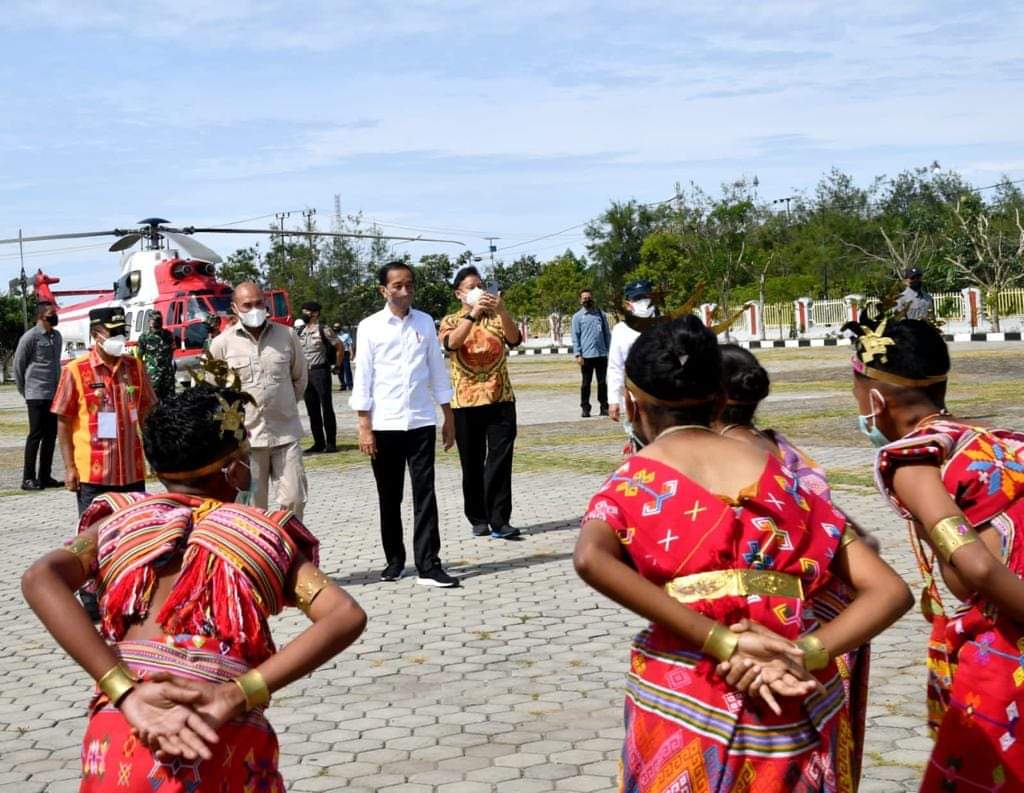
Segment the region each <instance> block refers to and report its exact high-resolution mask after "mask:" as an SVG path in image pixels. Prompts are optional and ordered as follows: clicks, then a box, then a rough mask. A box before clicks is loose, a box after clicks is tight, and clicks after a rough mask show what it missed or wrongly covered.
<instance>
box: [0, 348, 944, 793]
mask: <svg viewBox="0 0 1024 793" xmlns="http://www.w3.org/2000/svg"><path fill="white" fill-rule="evenodd" d="M791 360H792V359H789V358H780V359H779V361H778V365H777V368H778V370H779V371H782V370H785V369H787V367H789V362H790V361H791ZM836 360H838V359H836ZM830 363H834V361H833V360H832V359H830ZM545 365H546V364H545ZM523 366H524V367H525V366H526V365H525V364H524V365H523ZM554 371H555V369H550V370H549V369H527V368H520V367H519V366H518V365H517V374H519V375H521V377H522V381H523V382H524V388H523V389H522V390H521V392H520V422H521V424H522V427H523V442H524V448H532V447H529V443H532V442H534V441H535V440H536V439H535V438H534V437H533V436H532V435H531V433H534V432H541V430H543V429H544V427H542V426H541V425H542V424H544V423H545V422H549V423H550V422H554V424H552V427H551V428H549V429H550V431H551V432H556V431H557V432H562V433H563V434H565V433H568V435H569V437H570V439H572V438H577V439H578V442H576V441H573V442H574V443H577V445H576V446H573V447H572V448H574V449H576V450H577V452H579V453H580V454H582V455H584V456H587V457H588V458H589V462H588V465H587V466H583V467H584V468H586V469H587V470H579V468H580V466H576V467H575V468H574V467H573V465H571V464H570V463H573V461H572V460H570V459H569V458H568V457H567V458H566V465H565V466H560V465H557V464H555V465H552V464H550V460H545V459H541V457H537V458H536V459H537V460H540V462H536V460H535V461H534V463H535V464H531V465H529V466H526V468H525V469H521V470H518V472H517V474H516V478H515V484H514V487H515V514H514V521H515V523H516V524H517V525H518V526H520V527H522V528H523V530H524V538H523V540H522V541H521V542H499V541H494V540H490V539H476V538H472V537H471V536H470V532H469V527H468V526H467V525H466V522H465V520H464V518H463V517H462V515H461V504H460V497H459V492H460V491H459V483H458V474H457V467H456V466H455V464H454V463H455V461H456V460H455V457H454V454H455V452H454V451H453V452H451V455H452V456H451V457H450V458H449V459H447V460H445V461H443V462H442V463H441V464H440V465H439V467H438V480H437V492H438V500H439V507H440V511H441V521H442V535H443V548H442V557H443V559H444V560H445V562H446V564H447V566H448V567H449V570H451V571H452V572H453V573H455V574H457V575H459V576H461V577H462V579H463V586H462V588H460V589H457V590H448V591H442V590H434V589H426V588H422V587H418V586H417V585H416V584H415V583H414V582H413V581H412V580H411V579H405V580H402V581H399V582H396V583H390V584H385V583H380V582H379V581H377V580H376V574H377V573H378V571H379V570H380V568H381V567H382V560H381V554H380V550H379V541H378V538H377V518H376V502H375V491H374V486H373V479H372V475H371V473H370V470H369V466H368V465H367V464H365V463H362V462H361V461H359V460H358V459H356V458H351V457H350V458H349V459H348V461H347V462H346V461H344V460H342V461H341V462H339V464H338V465H337V466H336V467H316V466H311V470H310V472H309V478H310V489H311V498H310V503H309V506H308V509H307V519H308V523H309V525H310V527H311V528H312V529H313V530H314V531H315V532H316V533H317V534H318V535H319V537H320V538H321V540H322V542H323V561H322V566H323V568H324V569H325V570H326V571H327V572H328V573H329V574H330V575H331V576H333V577H334V579H335V580H336V581H338V583H339V584H341V585H342V586H344V587H346V588H347V589H348V590H349V591H350V592H351V593H352V594H353V595H354V596H355V597H356V598H357V599H358V600H359V602H360V603H361V604H362V605H363V607H364V608H365V609H366V611H367V612H368V613H369V615H370V622H369V626H368V628H367V630H366V633H365V634H364V635H363V637H362V638H361V639H360V640H359V641H358V642H357V643H356V644H355V645H354V646H353V647H351V648H350V649H349V650H348V651H347V652H346V653H344V654H342V655H341V656H340V657H339V658H338V659H336V660H335V661H334V662H333V663H331V664H329V665H327V666H325V667H323V668H321V669H320V670H318V671H317V672H315V673H314V674H313V675H312V676H310V677H309V678H307V679H305V680H302V681H300V682H297V683H295V684H293V685H292V686H290V687H289V688H287V689H286V690H284V691H283V692H281V693H280V694H279V695H278V696H277V697H275V700H274V703H273V704H272V706H271V708H270V710H269V717H270V719H271V721H272V722H273V724H274V725H275V726H276V728H277V729H278V731H279V734H280V738H281V765H282V770H283V773H284V775H285V778H286V780H287V781H288V783H289V789H291V790H295V791H327V790H342V789H344V790H347V791H357V792H362V791H388V792H389V793H428V792H429V791H438V793H473V792H474V791H479V792H480V793H483V792H484V791H496V792H497V793H513V792H515V791H522V792H524V793H525V792H526V791H547V790H569V791H604V790H610V789H613V787H614V784H613V780H614V774H615V767H616V761H617V757H618V753H619V747H620V743H621V740H622V724H621V711H622V699H623V694H622V689H623V678H624V674H625V671H626V665H627V650H628V644H629V639H630V637H631V636H632V634H633V633H634V632H635V631H636V630H637V629H639V628H640V627H641V621H640V620H639V619H637V618H635V617H633V616H632V615H630V614H628V613H627V612H625V611H624V610H623V609H621V608H619V607H617V606H615V605H613V604H611V603H610V602H608V601H606V600H604V599H603V598H602V597H601V596H600V595H598V594H597V593H595V592H593V591H592V590H590V589H588V588H586V587H585V586H584V585H583V584H582V582H581V581H580V580H579V579H578V578H577V577H576V576H575V574H574V573H573V570H572V567H571V561H570V559H571V554H572V548H573V543H574V541H575V537H576V532H575V527H576V522H577V520H578V516H579V515H580V513H581V511H582V510H583V508H584V506H585V504H586V502H587V500H588V498H589V496H590V494H591V493H592V492H593V491H594V490H595V488H596V487H597V486H598V485H599V484H600V482H601V480H602V474H601V473H600V472H601V471H607V470H610V469H611V468H612V467H614V462H615V459H616V454H617V451H618V448H619V446H620V436H619V435H618V434H617V432H618V431H617V430H616V429H615V428H614V427H609V426H608V424H607V423H606V422H603V421H601V422H599V420H597V419H590V420H589V421H581V420H580V419H578V418H576V417H577V416H578V413H577V412H576V411H577V408H576V406H575V401H576V400H575V398H574V397H573V396H571V391H572V387H571V380H565V383H563V384H562V386H560V387H557V388H556V387H555V386H552V389H554V390H546V389H547V385H550V384H551V382H552V377H551V374H550V373H551V372H554ZM570 371H571V370H570ZM531 379H535V380H537V381H538V382H539V383H541V384H544V387H538V388H536V389H533V388H531V387H528V386H527V384H528V383H529V382H530V381H531ZM555 379H557V378H555ZM563 379H564V378H563ZM566 385H568V387H566ZM844 389H845V385H844V384H842V383H836V385H835V390H833V391H831V392H829V396H830V397H837V396H838V395H840V394H842V395H843V396H842V398H841V399H838V403H839V404H840V406H841V407H843V408H844V409H848V408H849V405H848V404H847V402H846V401H844V400H846V399H848V397H846V396H845V394H843V390H844ZM793 396H794V398H795V396H796V395H793ZM779 399H780V400H782V401H781V402H779V403H778V404H777V405H776V406H775V407H776V408H777V409H778V410H779V411H780V412H781V411H783V410H786V409H787V402H786V397H785V394H782V395H780V397H779ZM340 400H341V395H338V401H339V408H341V407H342V406H341V401H340ZM796 406H797V402H795V401H794V402H793V403H792V405H791V407H793V408H794V409H795V407H796ZM19 409H20V408H19V403H18V401H17V399H16V395H13V394H11V393H10V392H9V391H0V421H4V420H5V419H4V418H3V416H4V414H5V413H6V414H9V418H8V419H7V421H8V422H9V423H10V422H14V421H15V419H14V418H10V417H13V416H14V415H15V414H16V413H17V411H18V410H19ZM848 424H849V422H848ZM341 426H342V427H348V428H350V427H351V420H350V418H348V417H347V413H344V412H343V416H342V418H341ZM850 426H851V428H852V424H850ZM0 429H2V430H3V431H4V432H6V433H7V434H6V435H4V436H0V446H2V445H6V446H7V449H6V451H3V450H0V466H3V471H2V472H0V476H2V477H3V481H4V483H6V484H7V486H10V484H9V483H10V482H11V481H12V477H13V478H14V479H16V478H17V473H16V472H15V471H14V470H13V469H14V468H16V465H14V464H13V462H14V461H15V460H16V458H17V454H18V450H19V448H20V443H21V441H20V432H19V431H18V430H17V427H15V426H7V425H4V426H3V427H0ZM847 435H852V436H853V437H849V438H847V437H844V438H843V439H842V440H839V439H838V438H837V437H832V438H828V437H815V438H813V441H814V442H813V443H809V444H808V448H809V449H810V451H811V452H812V453H813V454H815V455H817V457H818V458H819V459H820V461H821V462H822V463H824V464H825V465H826V466H831V467H837V468H841V469H844V470H852V469H854V468H856V469H857V470H860V471H862V472H866V471H867V470H868V463H869V461H870V459H871V453H870V450H869V449H867V448H866V447H865V446H864V445H863V444H861V443H860V442H859V440H858V439H856V437H855V435H854V434H853V433H847ZM539 437H540V438H541V440H542V441H543V439H544V438H545V437H548V438H550V437H553V436H544V435H543V434H541V435H540V436H539ZM545 442H546V441H545ZM552 443H554V441H552ZM839 443H848V444H849V445H847V446H841V445H831V444H839ZM537 448H542V446H538V447H537ZM554 448H556V449H563V450H564V447H554ZM558 453H559V454H562V453H564V451H562V452H558ZM4 454H6V457H4V456H3V455H4ZM537 454H538V455H540V454H541V452H538V453H537ZM596 454H600V455H601V457H602V458H603V459H605V460H607V461H608V462H607V465H605V464H604V463H603V462H601V461H600V460H597V461H595V460H594V459H592V458H594V457H595V455H596ZM344 456H345V453H342V454H340V455H338V458H339V459H340V458H343V457H344ZM595 462H596V464H595ZM7 492H8V493H10V492H11V491H7ZM837 498H838V500H839V502H840V503H841V504H842V506H844V507H845V508H846V509H848V510H849V512H850V513H851V514H853V515H855V516H856V517H857V518H858V519H859V520H860V521H861V522H862V523H863V524H864V525H865V526H867V527H869V528H873V529H876V530H877V532H878V536H879V538H880V539H881V542H882V544H883V553H884V555H885V557H886V558H887V559H888V560H889V561H890V562H891V563H892V564H893V565H894V566H895V567H896V569H897V570H898V571H899V572H900V573H902V574H904V575H905V576H906V577H907V580H908V581H910V582H911V583H912V585H913V586H914V588H915V589H917V588H918V587H917V584H918V576H917V572H916V569H915V567H914V563H913V559H912V557H911V554H910V552H909V550H908V549H907V546H906V541H905V535H904V530H903V528H902V526H901V525H900V524H899V522H898V521H897V520H896V519H895V517H894V516H893V515H892V513H891V512H890V511H889V510H888V508H887V507H885V506H884V504H883V503H882V501H881V499H880V498H879V497H878V496H877V494H876V493H874V492H873V491H871V490H869V489H867V488H865V487H863V486H862V485H860V484H853V485H850V486H849V487H840V488H839V489H838V493H837ZM0 504H2V506H3V508H4V515H5V525H4V531H5V534H6V536H7V538H8V542H7V544H6V548H5V553H4V554H3V555H2V557H0V631H3V634H4V636H5V641H4V644H3V647H4V652H3V655H2V657H0V789H2V790H17V791H18V793H33V792H34V791H71V790H76V789H77V777H78V773H79V743H80V738H81V735H82V731H83V728H84V724H85V720H84V709H85V705H86V702H87V699H88V691H89V681H88V679H87V677H86V675H85V674H84V673H83V672H82V671H81V670H80V669H78V668H77V667H76V666H75V665H74V664H73V663H71V662H70V661H69V660H68V659H67V657H66V656H65V655H64V653H63V652H62V651H61V650H60V649H59V648H57V647H56V646H55V644H54V642H53V641H52V640H51V639H50V638H49V637H48V636H46V635H45V634H43V632H42V630H41V628H40V626H39V624H38V622H37V621H36V620H35V618H34V616H33V615H32V614H31V613H30V612H29V610H28V609H27V607H26V606H25V605H24V604H23V602H22V599H21V596H20V593H19V591H18V587H17V582H18V577H19V576H20V574H21V572H22V571H23V570H24V569H25V567H26V566H27V565H28V564H29V563H30V562H31V560H32V559H33V558H35V557H36V556H37V555H39V554H40V553H41V552H42V551H44V550H46V549H48V548H52V547H54V546H55V545H57V544H58V542H59V541H60V540H61V539H62V538H64V537H66V536H67V535H68V533H69V531H70V528H71V527H72V526H73V524H74V516H75V515H74V506H73V498H72V496H71V495H70V494H68V493H63V492H52V491H48V492H45V493H42V494H32V495H20V494H18V495H8V496H5V497H3V498H2V499H0ZM406 511H407V515H408V512H409V509H408V504H407V505H406ZM407 520H408V524H407V525H409V524H411V520H409V519H408V518H407ZM302 624H303V618H302V617H301V615H298V614H297V613H294V614H289V615H288V616H284V617H282V618H280V619H277V620H276V621H275V623H274V624H273V629H274V633H275V635H276V636H277V637H278V639H279V641H281V642H284V641H287V639H288V638H289V637H291V636H294V635H295V634H296V633H297V632H298V631H299V630H300V629H301V628H302ZM925 627H926V625H925V623H924V621H923V619H922V618H921V617H920V616H919V614H918V613H917V612H916V611H913V612H911V613H910V614H908V615H907V616H906V617H904V619H903V620H901V621H900V622H899V623H898V624H897V625H896V626H894V627H893V628H892V629H890V630H889V631H887V632H886V633H885V634H883V635H882V636H881V637H879V638H878V639H877V640H876V642H875V643H874V647H873V657H872V687H871V705H870V720H869V726H868V736H867V751H866V757H865V763H866V768H865V773H864V780H863V783H862V786H861V790H862V791H864V792H865V793H875V792H876V791H877V792H879V793H881V791H903V790H906V791H911V790H916V788H917V780H918V779H919V778H920V775H921V769H922V767H923V764H924V763H925V761H926V760H927V757H928V752H929V749H930V742H929V740H928V738H927V737H926V735H925V730H924V665H923V661H922V657H923V650H924V643H925V639H926V631H925Z"/></svg>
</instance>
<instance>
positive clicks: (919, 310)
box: [896, 267, 935, 319]
mask: <svg viewBox="0 0 1024 793" xmlns="http://www.w3.org/2000/svg"><path fill="white" fill-rule="evenodd" d="M922 276H923V273H922V272H921V270H920V269H918V268H917V267H908V268H907V269H906V270H904V271H903V278H904V280H905V283H906V284H907V288H906V289H904V290H903V292H902V294H900V296H899V299H897V301H896V310H897V311H902V310H906V312H907V319H928V318H929V317H930V316H932V314H933V312H934V302H935V301H934V300H933V298H932V296H931V293H930V292H927V291H926V290H925V288H924V285H923V284H922V283H921V277H922Z"/></svg>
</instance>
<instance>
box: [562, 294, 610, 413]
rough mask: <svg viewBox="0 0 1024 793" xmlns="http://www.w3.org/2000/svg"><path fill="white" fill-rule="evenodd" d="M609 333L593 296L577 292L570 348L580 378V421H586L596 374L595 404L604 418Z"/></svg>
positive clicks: (606, 393) (606, 407)
mask: <svg viewBox="0 0 1024 793" xmlns="http://www.w3.org/2000/svg"><path fill="white" fill-rule="evenodd" d="M611 340H612V332H611V329H610V328H609V327H608V320H607V319H605V316H604V312H603V311H601V309H599V308H597V307H595V306H594V293H593V292H592V291H591V290H589V289H581V290H580V310H579V311H577V312H576V313H575V314H573V315H572V348H573V351H574V352H575V353H576V363H577V364H579V366H580V370H581V372H582V375H583V382H582V383H581V384H580V407H581V408H582V410H583V418H590V383H591V382H592V381H593V379H594V373H595V372H597V401H598V403H599V404H600V405H601V415H602V416H607V415H608V384H607V383H606V382H605V375H606V374H607V372H608V347H609V345H610V344H611Z"/></svg>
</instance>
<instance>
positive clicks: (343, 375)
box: [338, 355, 352, 391]
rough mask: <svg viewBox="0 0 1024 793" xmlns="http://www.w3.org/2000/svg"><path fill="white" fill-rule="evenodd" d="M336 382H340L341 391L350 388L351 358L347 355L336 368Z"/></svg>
mask: <svg viewBox="0 0 1024 793" xmlns="http://www.w3.org/2000/svg"><path fill="white" fill-rule="evenodd" d="M338 382H339V383H341V390H342V391H344V390H345V389H350V388H352V359H351V358H349V357H348V356H347V355H346V356H345V360H344V361H342V362H341V368H340V369H339V370H338Z"/></svg>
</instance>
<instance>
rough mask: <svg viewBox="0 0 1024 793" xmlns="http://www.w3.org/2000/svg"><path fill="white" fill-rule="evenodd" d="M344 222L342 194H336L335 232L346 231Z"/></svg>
mask: <svg viewBox="0 0 1024 793" xmlns="http://www.w3.org/2000/svg"><path fill="white" fill-rule="evenodd" d="M344 225H345V224H344V220H343V218H342V217H341V193H335V194H334V230H335V231H338V232H341V231H344V230H345V229H344Z"/></svg>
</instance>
